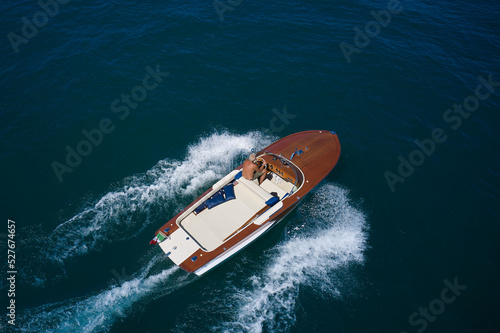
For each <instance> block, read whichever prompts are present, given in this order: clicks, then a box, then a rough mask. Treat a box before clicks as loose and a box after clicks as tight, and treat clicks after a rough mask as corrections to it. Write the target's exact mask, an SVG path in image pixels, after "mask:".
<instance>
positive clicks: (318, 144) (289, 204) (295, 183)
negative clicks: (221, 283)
mask: <svg viewBox="0 0 500 333" xmlns="http://www.w3.org/2000/svg"><path fill="white" fill-rule="evenodd" d="M257 155H258V156H259V157H260V158H261V159H262V160H265V161H266V162H267V164H268V166H269V170H270V174H272V175H273V176H275V177H276V178H279V179H282V180H283V182H284V183H286V184H287V185H288V186H291V187H290V190H289V191H288V192H287V191H281V192H282V193H281V192H280V193H273V195H277V196H278V197H280V200H279V202H278V203H277V204H274V205H273V206H265V207H263V208H261V209H260V210H258V211H256V213H255V214H254V215H253V216H251V218H250V219H249V220H248V222H246V223H244V224H243V226H242V227H241V228H239V229H237V230H235V232H233V233H232V234H230V235H229V236H227V238H226V239H223V241H222V243H220V244H219V243H217V244H215V245H214V246H212V247H211V248H208V247H207V246H204V244H203V243H202V242H200V241H199V240H200V239H201V237H202V236H201V235H200V236H199V237H198V236H196V235H194V236H193V233H192V232H190V230H189V229H188V228H187V227H186V225H183V223H184V222H183V221H186V220H187V219H188V218H189V216H190V215H191V214H194V213H193V209H194V208H195V207H197V206H199V205H200V204H201V203H203V202H205V201H206V200H207V199H208V198H209V197H211V196H213V194H214V193H216V191H217V190H218V189H219V188H220V187H221V186H223V185H225V184H226V183H228V182H234V183H238V178H237V177H238V176H241V169H242V168H243V164H241V165H239V166H238V167H237V168H236V169H235V170H233V171H232V172H231V173H230V174H228V175H227V176H226V177H225V178H223V179H221V180H220V181H219V182H217V183H216V184H214V186H212V188H211V189H208V190H207V191H206V192H205V193H203V194H202V195H201V196H200V197H199V198H197V199H196V200H195V201H193V202H192V203H191V204H190V205H188V206H187V207H186V208H185V209H184V210H183V211H181V212H179V213H178V214H177V215H176V216H174V217H173V218H172V219H171V220H170V221H169V222H167V223H166V224H165V225H163V226H162V227H161V228H160V229H159V230H158V231H157V232H156V237H155V238H157V237H158V236H161V237H160V238H161V242H160V247H161V248H162V250H163V251H164V252H165V253H167V255H168V256H169V257H170V259H172V261H174V263H176V264H177V265H178V266H179V267H181V268H182V269H184V270H185V271H187V272H190V273H195V274H197V275H202V274H204V273H206V272H207V271H209V270H210V269H212V268H214V267H216V266H217V265H219V264H220V263H222V262H224V261H225V260H227V259H229V258H230V257H232V256H233V255H234V254H236V253H238V252H239V251H241V250H242V249H243V248H245V247H246V246H248V245H249V244H251V243H252V242H253V241H255V240H256V239H258V238H259V237H261V236H262V235H263V234H264V233H266V232H267V231H269V230H270V229H271V228H272V227H273V226H275V225H277V224H278V223H279V222H280V221H282V220H283V219H284V218H285V217H286V216H287V215H288V214H289V213H290V212H291V211H292V210H293V209H294V208H295V207H296V206H297V205H298V203H299V202H300V201H301V200H302V199H303V198H304V196H305V195H306V194H307V193H309V192H310V191H311V190H312V189H313V188H314V187H315V186H316V185H318V184H319V183H320V182H321V181H322V180H323V179H324V178H325V177H326V176H327V175H328V174H329V173H330V172H331V171H332V169H333V168H334V167H335V165H336V164H337V162H338V160H339V157H340V142H339V140H338V137H337V135H336V133H335V132H330V131H305V132H300V133H296V134H292V135H289V136H287V137H285V138H282V139H280V140H278V141H276V142H274V143H273V144H271V145H269V146H268V147H266V148H264V149H263V150H262V151H260V152H258V153H257ZM243 181H245V182H248V181H246V180H243V179H239V182H243ZM250 185H251V186H254V187H255V185H252V184H250ZM237 186H243V185H237ZM261 187H262V188H264V187H265V184H264V183H262V184H261ZM255 190H257V191H262V189H255ZM278 190H279V189H278ZM285 192H286V193H285ZM228 205H229V204H228ZM207 214H208V213H207ZM221 218H222V215H221ZM194 219H195V217H193V220H194Z"/></svg>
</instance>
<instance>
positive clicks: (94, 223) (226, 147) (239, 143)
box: [25, 131, 275, 287]
mask: <svg viewBox="0 0 500 333" xmlns="http://www.w3.org/2000/svg"><path fill="white" fill-rule="evenodd" d="M273 139H275V138H273V137H271V136H270V135H266V134H264V133H261V132H249V133H246V134H232V133H229V132H227V131H223V132H217V133H213V134H211V135H208V136H205V137H201V138H200V139H199V140H198V141H197V142H196V143H194V144H192V145H190V146H189V147H188V150H187V154H186V157H185V159H184V160H173V159H164V160H161V161H159V162H158V163H157V164H156V165H155V166H154V167H153V168H151V169H150V170H149V171H147V172H146V173H145V174H142V175H137V176H132V177H129V178H127V179H125V180H124V181H123V184H122V185H120V186H119V188H118V189H116V190H114V191H111V192H109V193H107V194H105V195H104V196H103V197H102V198H100V199H99V200H97V202H95V203H93V204H90V205H88V206H87V207H86V208H84V209H83V210H82V211H81V212H79V213H78V214H76V215H75V216H73V217H72V218H70V219H68V220H67V221H65V222H63V223H61V224H60V225H59V226H58V227H57V228H56V229H55V230H54V231H53V232H51V233H50V234H48V235H43V234H40V233H37V234H36V235H34V239H32V238H30V239H28V240H27V241H26V244H25V246H26V247H27V248H30V249H31V251H32V252H35V253H34V254H32V255H31V256H30V257H32V256H35V257H36V258H35V259H33V258H32V259H30V261H31V262H40V261H42V262H43V261H47V260H48V262H49V263H50V264H51V265H52V264H54V263H56V264H58V265H60V266H62V267H63V266H64V262H65V261H66V260H68V259H70V258H74V257H76V256H82V255H85V254H87V253H89V252H92V251H99V250H100V249H101V248H102V246H103V245H105V244H111V243H116V242H119V241H124V240H128V239H131V238H133V237H135V236H137V235H138V234H139V233H140V232H141V231H142V230H144V228H145V227H146V226H148V225H149V224H150V223H151V222H155V223H157V221H158V220H162V219H165V218H166V217H168V216H167V215H168V214H171V212H172V211H176V210H179V209H180V208H182V207H183V206H184V205H185V204H186V202H185V201H186V198H189V197H193V199H194V196H195V195H196V194H197V192H198V191H199V190H200V189H203V187H205V186H208V185H210V184H211V183H212V182H214V181H216V180H217V179H219V178H221V177H222V176H224V175H225V174H226V173H227V172H229V171H230V170H231V169H232V168H234V167H236V166H237V165H238V164H239V163H241V162H242V158H243V156H244V155H245V154H247V153H248V152H249V151H250V149H251V148H253V147H258V148H260V147H261V146H266V145H268V144H270V143H271V142H272V141H273ZM35 266H36V265H35ZM37 272H40V269H38V267H36V268H35V269H34V271H33V274H31V272H30V274H31V276H35V277H38V279H30V281H38V282H37V287H40V286H41V285H43V282H40V281H45V280H46V277H44V276H41V275H40V274H37ZM28 283H29V281H28Z"/></svg>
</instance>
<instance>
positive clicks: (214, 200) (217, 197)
mask: <svg viewBox="0 0 500 333" xmlns="http://www.w3.org/2000/svg"><path fill="white" fill-rule="evenodd" d="M223 202H226V199H224V196H223V195H222V192H220V191H219V192H217V193H215V194H214V195H213V196H212V197H211V198H210V199H208V200H207V201H205V205H207V208H208V209H211V208H214V207H215V206H218V205H220V204H221V203H223Z"/></svg>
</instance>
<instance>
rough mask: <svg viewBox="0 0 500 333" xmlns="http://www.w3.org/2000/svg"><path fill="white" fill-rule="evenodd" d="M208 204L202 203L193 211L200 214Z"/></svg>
mask: <svg viewBox="0 0 500 333" xmlns="http://www.w3.org/2000/svg"><path fill="white" fill-rule="evenodd" d="M205 208H207V206H205V203H202V204H201V205H199V206H198V207H196V209H195V210H194V211H193V212H194V213H195V214H200V213H201V212H202V211H203V210H204V209H205Z"/></svg>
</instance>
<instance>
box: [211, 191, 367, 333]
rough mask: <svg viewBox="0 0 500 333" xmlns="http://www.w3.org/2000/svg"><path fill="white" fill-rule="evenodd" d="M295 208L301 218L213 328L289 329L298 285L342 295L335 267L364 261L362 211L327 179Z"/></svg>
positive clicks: (365, 225) (343, 266)
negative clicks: (228, 313)
mask: <svg viewBox="0 0 500 333" xmlns="http://www.w3.org/2000/svg"><path fill="white" fill-rule="evenodd" d="M299 213H300V217H299V219H300V220H301V221H299V222H300V223H298V224H297V226H296V227H295V228H293V229H292V230H290V231H289V232H288V234H289V238H288V240H286V241H284V242H283V243H282V244H280V245H278V246H277V247H276V248H275V249H273V251H271V252H270V253H269V264H268V265H267V266H266V268H265V269H264V270H263V271H261V272H259V273H258V274H255V275H254V276H252V277H251V278H250V281H251V283H250V285H249V286H248V285H247V286H245V287H241V288H236V289H235V291H234V292H233V296H232V297H233V299H234V303H233V305H232V306H233V307H234V311H233V312H232V313H233V315H232V317H233V318H232V320H230V321H228V322H226V323H224V324H223V325H222V326H221V327H217V328H216V330H218V331H226V332H240V331H245V332H262V331H277V332H283V331H287V330H288V329H289V328H290V327H291V326H292V325H293V324H294V323H295V321H296V318H295V314H296V302H297V299H298V296H299V292H300V287H301V286H311V287H312V288H313V289H314V290H317V291H318V292H319V293H318V294H320V295H329V296H333V297H338V296H340V294H341V291H340V289H339V288H340V286H341V285H342V283H343V282H342V281H340V280H339V275H338V274H337V273H338V272H339V271H340V270H342V269H345V268H346V267H349V266H350V265H353V264H362V263H363V261H364V255H363V252H364V250H365V248H366V238H367V223H366V218H365V215H364V214H363V213H362V212H361V211H360V210H358V209H357V208H355V207H354V206H353V205H352V204H351V203H350V202H349V199H348V193H347V191H346V190H345V189H342V188H340V187H338V186H335V185H333V184H328V183H327V184H323V185H322V186H320V187H319V188H318V190H317V191H316V192H314V193H312V194H310V198H308V201H307V202H305V203H304V204H303V205H302V206H301V207H300V210H299Z"/></svg>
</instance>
